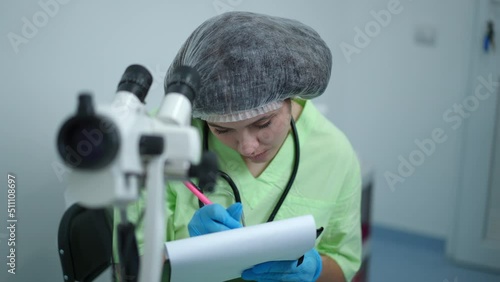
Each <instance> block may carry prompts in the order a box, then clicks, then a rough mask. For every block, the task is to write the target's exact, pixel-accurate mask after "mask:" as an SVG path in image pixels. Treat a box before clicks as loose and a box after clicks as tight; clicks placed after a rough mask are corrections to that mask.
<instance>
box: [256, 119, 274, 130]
mask: <svg viewBox="0 0 500 282" xmlns="http://www.w3.org/2000/svg"><path fill="white" fill-rule="evenodd" d="M270 125H271V121H268V122H266V123H264V124H259V125H257V127H258V128H260V129H262V128H266V127H268V126H270Z"/></svg>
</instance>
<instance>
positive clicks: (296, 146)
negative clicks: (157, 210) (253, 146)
mask: <svg viewBox="0 0 500 282" xmlns="http://www.w3.org/2000/svg"><path fill="white" fill-rule="evenodd" d="M290 125H291V127H292V134H293V142H294V151H295V156H294V161H293V168H292V173H291V175H290V178H289V179H288V183H287V184H286V186H285V190H283V193H282V194H281V197H280V198H279V200H278V202H277V203H276V205H275V206H274V209H273V211H272V213H271V215H270V216H269V218H268V219H267V222H271V221H273V220H274V218H275V216H276V214H277V213H278V211H279V209H280V207H281V205H282V204H283V202H284V201H285V198H286V196H287V195H288V192H289V191H290V188H291V187H292V185H293V182H294V181H295V176H296V175H297V170H298V169H299V161H300V146H299V136H298V134H297V128H296V127H295V121H294V120H293V118H292V119H291V120H290ZM208 134H209V129H208V125H207V123H206V122H205V125H204V128H203V150H204V151H208ZM218 173H219V176H220V177H222V178H223V179H224V180H225V181H226V182H227V183H228V184H229V186H230V187H231V190H233V194H234V200H235V202H237V203H241V197H240V192H239V190H238V187H236V184H235V183H234V181H233V180H232V179H231V177H230V176H229V175H228V174H227V173H225V172H224V171H222V170H218ZM199 206H200V208H201V207H202V206H203V203H202V202H201V201H199Z"/></svg>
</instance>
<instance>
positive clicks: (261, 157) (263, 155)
mask: <svg viewBox="0 0 500 282" xmlns="http://www.w3.org/2000/svg"><path fill="white" fill-rule="evenodd" d="M267 152H268V150H266V151H264V152H262V153H260V154H257V155H255V156H251V157H247V159H249V160H251V161H263V160H265V159H266V156H267Z"/></svg>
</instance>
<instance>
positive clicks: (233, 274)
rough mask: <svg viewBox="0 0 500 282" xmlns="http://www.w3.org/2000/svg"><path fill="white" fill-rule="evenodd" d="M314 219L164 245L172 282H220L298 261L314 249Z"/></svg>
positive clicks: (277, 223) (229, 231)
mask: <svg viewBox="0 0 500 282" xmlns="http://www.w3.org/2000/svg"><path fill="white" fill-rule="evenodd" d="M315 241H316V224H315V222H314V218H313V217H312V216H311V215H306V216H300V217H295V218H290V219H285V220H280V221H274V222H269V223H264V224H260V225H255V226H249V227H243V228H238V229H232V230H228V231H223V232H218V233H212V234H207V235H203V236H197V237H192V238H187V239H182V240H177V241H171V242H167V243H165V245H166V248H167V252H168V259H169V260H170V266H171V276H170V277H171V278H170V281H172V282H186V281H204V282H221V281H226V280H230V279H234V278H238V277H240V275H241V272H243V270H245V269H247V268H250V267H252V266H254V265H256V264H259V263H262V262H266V261H276V260H296V259H298V258H300V257H301V256H302V255H303V254H304V253H306V252H307V251H309V250H310V249H312V248H313V247H314V244H315Z"/></svg>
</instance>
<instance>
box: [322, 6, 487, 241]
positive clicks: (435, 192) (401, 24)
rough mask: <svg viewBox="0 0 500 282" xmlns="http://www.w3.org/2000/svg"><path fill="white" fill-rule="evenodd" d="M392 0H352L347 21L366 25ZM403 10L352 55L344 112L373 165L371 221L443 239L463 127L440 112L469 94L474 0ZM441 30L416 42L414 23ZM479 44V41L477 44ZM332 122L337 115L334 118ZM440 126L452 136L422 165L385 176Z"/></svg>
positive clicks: (348, 128) (357, 143) (354, 138)
mask: <svg viewBox="0 0 500 282" xmlns="http://www.w3.org/2000/svg"><path fill="white" fill-rule="evenodd" d="M389 2H390V1H387V0H379V1H370V2H369V4H367V3H366V2H364V3H365V4H361V3H359V2H357V4H352V5H353V6H355V7H354V8H352V9H353V10H355V11H356V12H355V13H354V14H353V15H352V18H351V19H350V24H351V27H349V29H350V30H351V31H352V33H351V36H350V37H348V38H347V39H346V41H347V42H349V43H351V44H352V42H353V38H354V35H355V32H354V30H353V27H354V26H357V27H360V28H363V29H364V27H365V25H366V24H367V23H368V22H370V21H372V20H373V16H371V15H370V11H380V10H382V9H387V8H385V7H386V5H387V3H389ZM400 3H401V5H400V6H401V11H400V13H399V14H393V16H392V19H391V22H390V24H389V25H387V26H386V27H382V28H381V31H380V33H379V35H378V36H375V37H373V38H372V40H371V42H370V44H369V45H368V46H367V47H366V48H364V49H361V52H360V53H359V54H355V55H352V57H351V59H352V61H351V63H350V64H349V66H348V73H349V74H348V81H347V82H346V85H347V93H348V95H346V97H345V98H344V99H345V100H344V106H345V107H346V108H347V109H348V111H349V113H346V114H343V115H342V116H341V117H339V120H340V121H341V123H340V124H339V126H341V128H343V129H344V130H345V132H346V133H347V134H348V136H350V137H351V140H352V141H353V142H354V145H355V147H356V148H359V149H360V151H361V153H362V156H363V157H364V158H366V161H367V162H369V163H372V164H375V165H376V169H377V173H376V186H377V187H376V189H375V195H374V220H375V222H376V223H379V224H384V225H387V226H390V227H397V228H400V229H404V230H408V231H414V232H418V233H422V234H426V235H431V236H436V237H441V238H444V237H445V236H446V233H447V231H448V228H450V208H451V198H450V197H451V195H452V192H453V190H454V189H455V187H456V185H457V177H458V169H459V162H460V155H461V152H460V150H459V148H460V147H459V146H460V132H461V130H462V128H460V127H459V128H458V129H457V130H454V129H452V127H451V126H452V125H453V124H454V123H450V122H446V121H445V120H444V119H443V114H444V113H445V112H446V111H447V110H448V109H450V108H452V107H453V105H454V104H455V103H461V102H462V100H463V98H464V97H465V96H467V95H470V94H472V93H466V92H467V90H466V87H467V86H468V84H467V81H468V79H469V77H468V76H469V73H468V64H469V58H470V48H471V44H473V43H472V42H471V41H470V39H469V38H470V36H471V32H472V22H473V19H474V14H473V11H474V8H473V5H474V3H473V2H472V1H466V0H461V1H401V2H400ZM420 26H423V27H430V28H433V29H434V30H435V32H436V39H435V43H434V45H433V46H428V45H421V44H416V42H415V40H414V34H415V30H416V28H417V27H420ZM474 43H475V47H476V46H479V47H480V46H481V45H480V44H481V43H480V42H474ZM338 49H339V48H337V52H338ZM332 118H333V119H334V120H335V119H336V117H335V114H333V115H332ZM435 129H442V130H443V133H444V134H445V135H446V136H447V139H446V141H445V142H444V143H441V144H436V148H435V151H434V152H433V153H431V154H429V156H427V155H425V159H424V160H423V163H422V164H421V165H419V166H415V168H414V171H413V172H412V173H408V174H409V175H406V177H402V179H403V180H404V182H397V183H395V184H393V185H390V184H389V183H388V181H387V180H386V178H385V177H384V174H385V173H386V172H391V173H394V174H396V175H401V174H399V173H398V166H399V165H400V163H401V161H400V160H399V159H398V158H399V156H402V157H403V158H404V159H406V160H408V159H409V156H410V154H415V153H413V152H414V151H421V150H420V149H419V147H417V145H416V144H415V143H414V140H415V139H418V140H420V141H422V140H424V139H429V138H432V132H433V130H435Z"/></svg>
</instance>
